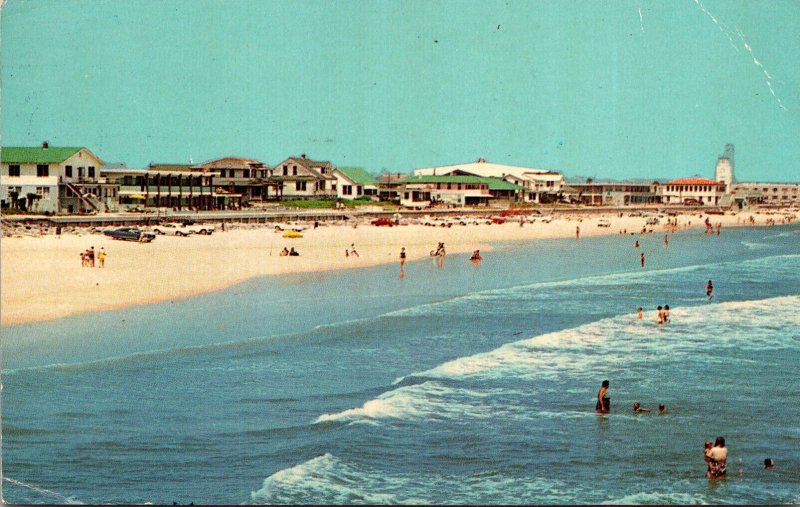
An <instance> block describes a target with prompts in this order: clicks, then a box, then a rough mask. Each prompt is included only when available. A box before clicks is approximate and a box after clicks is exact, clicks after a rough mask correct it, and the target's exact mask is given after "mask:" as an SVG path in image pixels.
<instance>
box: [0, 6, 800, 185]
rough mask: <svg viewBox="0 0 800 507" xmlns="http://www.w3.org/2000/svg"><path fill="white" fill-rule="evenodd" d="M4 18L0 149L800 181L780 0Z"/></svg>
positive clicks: (125, 157) (133, 159) (798, 134)
mask: <svg viewBox="0 0 800 507" xmlns="http://www.w3.org/2000/svg"><path fill="white" fill-rule="evenodd" d="M640 12H641V17H640ZM1 15H2V40H1V41H0V42H1V43H2V99H1V100H2V103H1V104H0V106H2V144H3V145H5V146H24V145H38V144H39V143H40V142H41V141H43V140H48V141H49V142H50V144H51V145H54V146H86V147H88V148H89V149H91V150H92V151H94V152H95V153H96V154H97V155H98V156H99V157H101V158H102V159H103V160H105V161H109V162H117V161H124V162H126V163H127V164H128V166H129V167H141V166H144V165H146V164H148V163H149V162H163V163H167V162H171V163H186V162H188V161H189V157H191V158H192V160H193V161H194V162H196V163H197V162H201V161H205V160H208V159H212V158H217V157H222V156H229V155H233V156H244V157H253V158H258V159H260V160H263V161H264V162H266V163H268V164H270V165H273V164H277V163H278V162H280V161H281V160H283V159H284V158H286V157H287V156H289V155H298V154H300V153H307V154H308V156H309V157H312V158H315V159H326V160H331V161H333V162H334V163H335V164H337V165H346V166H361V167H364V168H366V169H367V170H369V171H370V172H373V173H378V172H380V171H381V170H384V169H387V170H391V171H403V172H405V171H408V170H411V169H413V168H418V167H430V166H435V165H449V164H455V163H460V162H468V161H473V160H475V159H477V158H478V157H481V156H483V157H485V158H486V159H487V160H490V161H492V162H497V163H505V164H512V165H522V166H528V167H541V168H548V169H552V170H556V171H560V172H563V173H564V174H565V175H567V176H574V175H582V176H594V177H596V178H671V177H681V176H691V175H695V174H699V175H702V176H706V177H711V176H713V169H714V164H715V162H716V158H717V156H719V155H720V154H722V151H723V149H724V146H725V144H726V143H733V144H735V146H736V176H737V179H739V180H741V181H748V180H759V181H761V180H766V181H800V164H798V160H799V159H800V87H799V86H798V83H800V64H798V62H800V8H798V2H797V1H795V0H768V1H766V0H765V1H759V0H748V1H743V0H699V2H696V1H695V0H670V1H644V0H613V1H600V0H586V1H568V0H563V1H544V0H542V1H538V0H526V1H515V0H508V1H499V2H491V1H480V2H479V1H427V0H426V1H379V0H370V1H364V0H361V1H358V0H356V1H336V2H334V1H321V0H320V1H278V0H275V1H242V0H225V1H223V0H218V1H210V0H124V1H123V0H7V1H6V3H5V4H4V5H3V7H2V13H1ZM712 16H713V18H714V19H712ZM715 20H716V21H715ZM745 44H747V46H745ZM748 47H749V49H748ZM754 58H755V59H757V60H754ZM756 62H758V63H756ZM770 87H771V88H772V90H773V91H774V95H773V94H772V93H771V91H770Z"/></svg>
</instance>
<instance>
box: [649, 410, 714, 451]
mask: <svg viewBox="0 0 800 507" xmlns="http://www.w3.org/2000/svg"><path fill="white" fill-rule="evenodd" d="M658 413H659V414H666V413H667V407H665V406H664V405H663V404H659V405H658ZM709 443H710V442H709Z"/></svg>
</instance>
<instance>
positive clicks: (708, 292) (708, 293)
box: [706, 280, 714, 299]
mask: <svg viewBox="0 0 800 507" xmlns="http://www.w3.org/2000/svg"><path fill="white" fill-rule="evenodd" d="M706 296H708V299H711V298H713V297H714V284H713V283H711V280H709V281H708V283H707V284H706Z"/></svg>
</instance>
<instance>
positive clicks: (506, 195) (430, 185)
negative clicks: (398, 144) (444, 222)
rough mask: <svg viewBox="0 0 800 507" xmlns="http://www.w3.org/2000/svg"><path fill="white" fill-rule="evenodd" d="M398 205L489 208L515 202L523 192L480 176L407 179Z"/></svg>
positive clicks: (411, 206) (516, 187)
mask: <svg viewBox="0 0 800 507" xmlns="http://www.w3.org/2000/svg"><path fill="white" fill-rule="evenodd" d="M400 183H401V184H402V187H401V190H400V204H401V205H402V206H405V207H407V208H418V209H422V208H427V207H430V206H433V205H437V204H444V205H450V206H488V205H489V203H490V202H494V203H498V202H499V201H504V203H505V204H507V203H510V202H513V201H514V200H516V198H517V196H518V195H519V193H520V192H522V190H523V188H522V187H521V186H519V185H514V184H513V183H509V182H508V181H505V180H501V179H498V178H484V177H480V176H425V175H420V176H410V177H408V178H406V179H404V180H402V181H401V182H400Z"/></svg>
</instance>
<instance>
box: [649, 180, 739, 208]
mask: <svg viewBox="0 0 800 507" xmlns="http://www.w3.org/2000/svg"><path fill="white" fill-rule="evenodd" d="M659 190H660V192H661V202H662V203H663V204H689V205H697V206H717V205H719V204H720V199H721V198H722V197H723V196H724V195H725V183H720V182H717V181H714V180H709V179H706V178H682V179H678V180H672V181H670V182H667V183H664V184H663V185H661V186H660V187H659Z"/></svg>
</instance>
